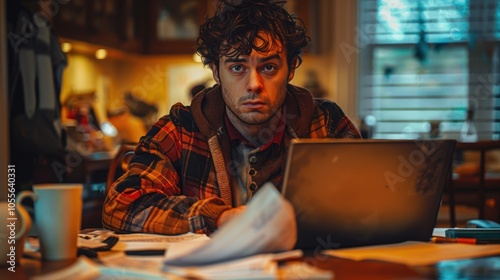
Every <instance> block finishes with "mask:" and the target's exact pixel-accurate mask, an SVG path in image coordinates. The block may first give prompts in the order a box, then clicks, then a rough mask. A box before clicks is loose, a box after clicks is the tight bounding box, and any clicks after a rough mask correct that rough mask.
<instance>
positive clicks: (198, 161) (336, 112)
mask: <svg viewBox="0 0 500 280" xmlns="http://www.w3.org/2000/svg"><path fill="white" fill-rule="evenodd" d="M223 104H224V102H223V99H222V93H221V89H220V86H215V87H213V88H210V89H206V90H204V91H202V92H200V93H198V94H197V96H196V97H195V98H194V99H193V100H192V103H191V106H183V105H182V104H180V103H178V104H175V105H174V106H172V108H171V111H170V113H169V115H166V116H164V117H162V118H161V119H160V120H159V121H158V122H157V123H156V124H155V125H153V127H152V128H151V129H150V130H149V132H148V133H147V134H146V136H144V137H142V138H141V140H140V142H139V144H138V145H137V147H136V149H135V156H134V157H133V158H132V160H131V162H130V163H129V166H128V171H127V172H126V173H125V174H124V175H123V176H122V177H120V178H119V179H118V180H117V181H116V182H115V183H114V184H113V185H112V186H111V188H110V190H109V191H108V194H107V197H106V200H105V203H104V209H103V225H104V226H105V227H106V228H109V229H111V230H115V231H120V232H149V233H162V234H180V233H186V232H198V233H199V232H204V233H211V232H213V231H214V230H216V228H217V226H216V222H217V218H218V216H219V215H220V214H221V213H222V212H223V211H225V210H227V209H229V208H231V207H232V205H231V204H232V202H231V201H232V200H231V192H232V191H233V190H235V187H234V186H233V185H234V180H232V179H231V177H232V176H231V172H230V171H229V169H230V168H229V164H228V162H230V161H231V152H230V148H231V147H230V145H231V144H230V140H229V136H228V133H227V132H226V131H225V129H224V126H225V125H224V114H225V108H224V107H225V106H224V105H223ZM285 106H286V108H287V124H286V125H287V133H286V137H284V142H286V143H284V144H285V145H284V147H285V148H284V149H283V147H281V148H280V151H279V152H280V153H282V156H281V157H280V158H284V157H285V156H284V155H286V147H288V142H289V141H290V139H291V138H360V134H359V132H358V130H357V129H356V127H355V126H354V124H353V123H352V122H351V121H350V120H349V118H348V117H347V116H346V115H345V114H344V113H343V112H342V110H341V109H340V107H338V106H337V105H336V104H335V103H334V102H332V101H329V100H326V99H313V97H312V96H311V94H310V93H309V92H308V91H306V90H304V89H301V88H298V87H295V86H292V85H289V86H288V91H287V97H286V100H285ZM271 164H272V163H271ZM272 166H274V167H273V168H275V170H274V172H273V173H272V174H269V175H265V176H267V177H264V178H261V182H262V183H264V182H265V181H271V182H273V183H274V184H275V185H277V186H278V187H281V180H282V178H283V176H282V175H283V174H282V173H283V170H284V169H283V168H280V164H278V165H272ZM259 187H260V186H259ZM236 189H237V188H236Z"/></svg>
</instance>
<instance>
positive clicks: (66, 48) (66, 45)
mask: <svg viewBox="0 0 500 280" xmlns="http://www.w3.org/2000/svg"><path fill="white" fill-rule="evenodd" d="M72 48H73V45H71V43H68V42H65V43H62V44H61V50H62V51H63V53H69V52H70V51H71V49H72Z"/></svg>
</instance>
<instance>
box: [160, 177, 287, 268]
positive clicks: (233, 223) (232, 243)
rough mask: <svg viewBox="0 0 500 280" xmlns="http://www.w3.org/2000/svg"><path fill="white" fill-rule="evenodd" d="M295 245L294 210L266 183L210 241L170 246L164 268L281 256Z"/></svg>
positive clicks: (196, 241)
mask: <svg viewBox="0 0 500 280" xmlns="http://www.w3.org/2000/svg"><path fill="white" fill-rule="evenodd" d="M296 241H297V226H296V221H295V212H294V210H293V206H292V205H291V204H290V203H289V202H288V201H287V200H285V199H284V198H283V197H282V196H281V194H280V193H279V192H278V190H277V189H276V188H275V187H274V186H273V185H272V184H271V183H267V184H266V185H264V186H263V187H262V189H261V190H260V191H259V192H257V194H256V195H255V196H254V197H253V199H252V200H251V201H250V202H249V203H248V205H247V208H246V209H245V211H244V212H243V213H242V214H241V215H240V216H239V217H238V218H236V219H232V220H230V221H229V222H228V223H227V224H224V225H223V226H222V227H221V228H220V229H219V230H218V231H216V232H215V233H214V234H213V235H212V236H211V239H210V240H195V241H193V242H190V243H189V244H181V243H172V244H171V245H170V246H169V248H168V250H167V252H166V257H165V265H168V266H197V265H208V264H214V263H217V262H222V261H229V260H235V259H239V258H244V257H248V256H252V255H256V254H266V253H275V252H283V251H287V250H291V249H292V248H293V247H294V246H295V243H296ZM186 245H187V246H186Z"/></svg>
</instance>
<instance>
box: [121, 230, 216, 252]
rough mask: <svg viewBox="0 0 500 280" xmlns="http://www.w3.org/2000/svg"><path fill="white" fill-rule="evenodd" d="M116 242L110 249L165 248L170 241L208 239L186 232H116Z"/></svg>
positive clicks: (201, 235) (204, 235) (185, 241)
mask: <svg viewBox="0 0 500 280" xmlns="http://www.w3.org/2000/svg"><path fill="white" fill-rule="evenodd" d="M117 236H118V238H119V239H118V242H117V243H116V244H115V246H113V248H111V250H112V251H133V250H161V249H167V248H168V247H169V246H170V245H171V244H172V243H180V242H182V244H184V245H183V246H188V245H186V244H188V243H191V242H196V241H197V240H209V239H210V238H209V237H208V236H207V235H206V234H195V233H186V234H180V235H161V234H149V233H130V234H117Z"/></svg>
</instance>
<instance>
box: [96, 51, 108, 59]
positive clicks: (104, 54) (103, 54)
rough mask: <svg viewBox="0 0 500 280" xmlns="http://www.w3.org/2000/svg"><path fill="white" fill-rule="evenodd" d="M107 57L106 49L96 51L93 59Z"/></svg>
mask: <svg viewBox="0 0 500 280" xmlns="http://www.w3.org/2000/svg"><path fill="white" fill-rule="evenodd" d="M107 56H108V51H107V50H106V49H98V50H97V51H95V58H97V59H105V58H106V57H107Z"/></svg>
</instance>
